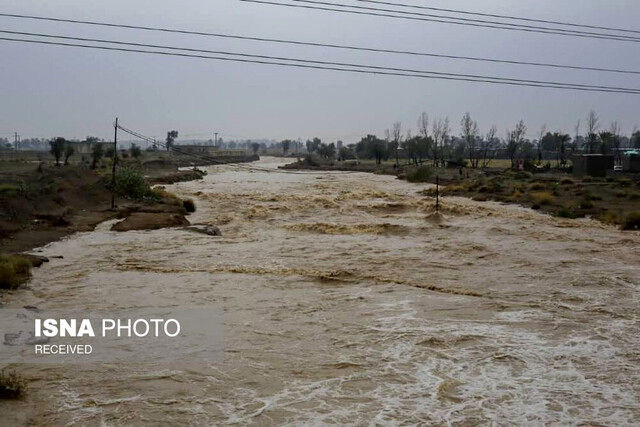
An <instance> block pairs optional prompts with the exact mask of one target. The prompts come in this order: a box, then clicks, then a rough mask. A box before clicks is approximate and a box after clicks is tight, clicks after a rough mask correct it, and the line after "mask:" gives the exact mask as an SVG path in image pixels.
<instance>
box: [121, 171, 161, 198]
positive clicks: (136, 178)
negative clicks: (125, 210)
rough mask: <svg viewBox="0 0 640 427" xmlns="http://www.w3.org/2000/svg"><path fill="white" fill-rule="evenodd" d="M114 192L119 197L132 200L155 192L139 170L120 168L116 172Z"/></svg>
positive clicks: (152, 195)
mask: <svg viewBox="0 0 640 427" xmlns="http://www.w3.org/2000/svg"><path fill="white" fill-rule="evenodd" d="M115 192H116V194H117V195H118V196H120V197H126V198H129V199H134V200H141V199H144V198H146V197H154V196H155V193H154V192H153V191H152V190H151V187H149V184H148V183H147V181H146V180H145V179H144V177H143V176H142V175H141V174H140V172H138V171H136V170H132V169H122V170H120V171H119V172H118V174H117V175H116V186H115Z"/></svg>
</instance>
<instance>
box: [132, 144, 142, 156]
mask: <svg viewBox="0 0 640 427" xmlns="http://www.w3.org/2000/svg"><path fill="white" fill-rule="evenodd" d="M130 151H131V157H133V158H134V159H137V158H138V157H140V156H141V155H142V150H140V147H139V146H138V145H137V144H131V149H130Z"/></svg>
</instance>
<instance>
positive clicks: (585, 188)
mask: <svg viewBox="0 0 640 427" xmlns="http://www.w3.org/2000/svg"><path fill="white" fill-rule="evenodd" d="M282 169H297V170H326V171H353V172H368V173H374V174H378V175H393V176H396V177H398V178H399V179H404V180H409V181H412V182H425V183H430V184H435V183H436V177H437V178H438V180H439V182H440V184H441V185H442V186H443V187H442V188H441V191H440V195H441V196H462V197H468V198H471V199H473V200H474V201H479V202H484V201H497V202H502V203H508V204H516V205H520V206H524V207H527V208H532V209H534V210H539V211H541V212H544V213H546V214H549V215H553V216H558V217H562V218H569V219H575V218H585V217H589V218H594V219H597V220H599V221H601V222H603V223H606V224H613V225H616V226H619V227H621V228H622V229H624V230H638V229H640V174H620V175H619V176H616V177H609V178H592V177H584V178H575V177H572V176H570V175H569V174H566V173H562V172H551V171H547V172H545V173H536V174H533V173H530V172H516V171H512V170H510V169H505V168H486V169H470V168H433V167H431V166H415V165H406V164H401V165H400V166H399V167H395V164H394V163H393V162H383V163H382V164H380V165H377V164H376V163H375V162H373V161H362V162H356V161H344V162H337V161H336V162H321V161H318V160H314V161H313V162H309V161H308V160H307V159H303V160H300V161H297V162H294V163H290V164H287V165H285V166H283V167H282ZM423 195H425V196H430V197H434V196H435V189H428V190H424V191H423Z"/></svg>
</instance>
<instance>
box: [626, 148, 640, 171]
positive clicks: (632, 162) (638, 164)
mask: <svg viewBox="0 0 640 427" xmlns="http://www.w3.org/2000/svg"><path fill="white" fill-rule="evenodd" d="M622 170H623V171H625V172H640V152H636V151H634V152H627V153H625V154H624V155H623V156H622Z"/></svg>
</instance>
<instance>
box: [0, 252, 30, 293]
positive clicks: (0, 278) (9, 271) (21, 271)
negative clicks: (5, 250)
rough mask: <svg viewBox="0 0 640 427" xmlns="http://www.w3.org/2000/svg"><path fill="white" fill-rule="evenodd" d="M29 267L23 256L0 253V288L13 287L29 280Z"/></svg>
mask: <svg viewBox="0 0 640 427" xmlns="http://www.w3.org/2000/svg"><path fill="white" fill-rule="evenodd" d="M31 267H32V265H31V262H29V260H27V259H25V258H22V257H20V256H15V255H8V254H0V289H15V288H17V287H18V286H20V285H21V284H22V283H24V282H26V281H27V280H29V278H30V277H31Z"/></svg>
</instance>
